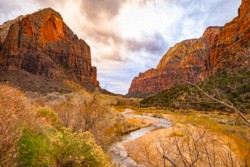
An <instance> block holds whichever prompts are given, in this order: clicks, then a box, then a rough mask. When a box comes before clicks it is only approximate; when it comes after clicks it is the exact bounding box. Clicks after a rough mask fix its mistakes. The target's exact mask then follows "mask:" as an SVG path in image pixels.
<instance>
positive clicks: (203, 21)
mask: <svg viewBox="0 0 250 167" xmlns="http://www.w3.org/2000/svg"><path fill="white" fill-rule="evenodd" d="M240 3H241V0H0V24H2V23H3V22H5V21H7V20H9V19H14V18H16V17H17V16H19V15H24V14H29V13H33V12H34V11H37V10H38V9H42V8H46V7H51V8H53V9H55V10H56V11H58V12H60V13H61V15H62V17H63V18H64V21H65V22H66V24H67V25H68V26H69V27H70V28H71V29H72V30H73V31H74V32H75V33H76V34H77V35H78V37H79V38H82V39H83V40H85V41H86V42H87V43H88V44H89V45H90V47H91V51H92V64H93V65H94V66H97V70H98V80H99V81H100V84H101V87H102V88H105V89H107V90H109V91H111V92H115V93H122V94H125V93H127V91H128V88H129V86H130V83H131V81H132V79H133V78H134V77H135V76H137V75H138V73H139V72H143V71H145V70H147V69H149V68H155V67H156V66H157V64H158V62H159V60H160V59H161V57H162V56H163V55H164V53H165V52H166V51H167V50H168V49H169V47H171V46H173V45H174V44H175V43H177V42H180V41H182V40H184V39H191V38H198V37H200V36H201V35H202V33H203V32H204V30H205V28H206V27H208V26H222V25H224V24H225V23H226V22H228V21H230V20H232V19H233V18H234V17H235V16H237V13H238V7H239V5H240Z"/></svg>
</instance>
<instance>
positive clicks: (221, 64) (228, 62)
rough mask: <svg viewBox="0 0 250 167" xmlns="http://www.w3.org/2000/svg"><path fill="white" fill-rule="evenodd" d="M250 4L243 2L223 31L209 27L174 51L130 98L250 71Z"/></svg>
mask: <svg viewBox="0 0 250 167" xmlns="http://www.w3.org/2000/svg"><path fill="white" fill-rule="evenodd" d="M249 65H250V1H249V0H243V1H242V4H241V6H240V8H239V15H238V16H237V17H236V18H234V19H233V20H232V21H231V22H229V23H226V24H225V25H224V26H223V27H208V28H207V29H206V30H205V32H204V33H203V35H202V37H201V38H199V39H192V40H186V41H183V42H180V43H177V44H176V45H175V46H174V47H171V48H170V49H169V50H168V52H167V53H166V54H165V55H164V56H163V57H162V59H161V61H160V63H159V64H158V66H157V68H156V69H150V70H148V71H146V72H144V73H140V74H139V76H138V77H135V78H134V79H133V81H132V83H131V86H130V88H129V92H128V95H129V96H134V95H138V94H152V93H157V92H160V91H162V90H165V89H168V88H170V87H173V86H177V85H182V84H186V82H185V81H190V82H196V83H198V82H200V81H202V80H204V79H205V78H207V77H209V76H211V75H213V74H215V73H216V72H218V71H220V70H224V69H239V68H249Z"/></svg>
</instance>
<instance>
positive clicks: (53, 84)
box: [0, 8, 99, 92]
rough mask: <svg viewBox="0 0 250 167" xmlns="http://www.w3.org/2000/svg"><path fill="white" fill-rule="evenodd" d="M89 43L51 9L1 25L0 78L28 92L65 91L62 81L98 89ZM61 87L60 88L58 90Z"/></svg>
mask: <svg viewBox="0 0 250 167" xmlns="http://www.w3.org/2000/svg"><path fill="white" fill-rule="evenodd" d="M96 72H97V70H96V67H93V66H92V65H91V53H90V47H89V46H88V44H87V43H86V42H85V41H83V40H81V39H78V37H77V35H76V34H74V33H73V32H72V31H71V29H70V28H69V27H68V26H67V25H66V24H65V23H64V22H63V18H62V17H61V15H60V14H59V13H58V12H56V11H54V10H53V9H51V8H47V9H43V10H40V11H38V12H35V13H33V14H29V15H26V16H20V17H18V18H17V19H15V20H11V21H7V22H5V23H4V24H3V25H0V81H1V82H7V83H9V84H13V85H15V86H19V87H21V88H23V89H25V90H31V91H44V92H46V91H64V89H63V85H64V81H66V80H71V81H75V82H77V83H79V84H81V85H83V86H85V87H87V88H89V89H94V88H99V82H98V81H97V78H96ZM61 88H62V89H61Z"/></svg>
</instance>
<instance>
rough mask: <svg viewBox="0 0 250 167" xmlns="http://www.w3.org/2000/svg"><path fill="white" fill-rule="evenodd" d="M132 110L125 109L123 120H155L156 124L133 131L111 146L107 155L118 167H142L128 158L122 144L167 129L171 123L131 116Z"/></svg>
mask: <svg viewBox="0 0 250 167" xmlns="http://www.w3.org/2000/svg"><path fill="white" fill-rule="evenodd" d="M132 112H133V110H130V109H126V110H125V111H124V112H123V113H122V114H123V116H124V117H125V118H137V119H144V118H146V119H151V120H155V121H156V123H153V124H151V125H149V126H147V127H144V128H140V129H138V130H136V131H133V132H131V133H129V134H127V135H125V136H124V137H123V138H122V139H121V140H120V141H118V142H116V143H114V144H112V145H111V147H110V149H109V153H110V155H111V157H112V161H113V163H114V164H115V165H116V166H119V167H143V166H141V165H138V164H137V163H136V162H135V161H134V160H133V159H132V158H131V157H129V156H128V153H127V151H126V149H125V148H124V146H123V144H124V143H126V142H128V141H131V140H135V139H137V138H139V137H142V136H144V135H145V134H147V133H149V132H152V131H154V130H156V129H159V128H168V127H170V126H171V123H170V122H169V121H167V120H165V119H163V118H155V117H151V116H141V115H135V114H132Z"/></svg>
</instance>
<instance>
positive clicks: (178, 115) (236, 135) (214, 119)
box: [137, 109, 250, 166]
mask: <svg viewBox="0 0 250 167" xmlns="http://www.w3.org/2000/svg"><path fill="white" fill-rule="evenodd" d="M137 111H138V113H144V112H146V113H161V114H162V115H163V116H164V118H166V119H168V120H170V121H171V122H172V123H173V124H174V125H177V124H183V125H193V126H196V127H199V128H202V129H207V130H208V131H209V133H211V134H214V135H216V136H217V137H218V139H219V140H220V141H222V142H223V143H228V141H230V148H231V150H232V151H233V152H234V153H235V155H236V156H237V157H239V160H240V163H241V165H242V166H249V165H250V137H249V136H250V127H249V126H248V125H246V124H245V123H244V121H242V120H241V119H237V115H236V114H232V113H225V112H220V111H214V112H197V111H193V110H175V111H174V112H173V111H169V110H168V111H167V110H155V109H139V110H137ZM151 115H152V114H151Z"/></svg>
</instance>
